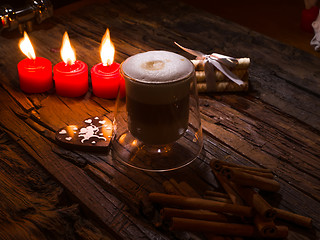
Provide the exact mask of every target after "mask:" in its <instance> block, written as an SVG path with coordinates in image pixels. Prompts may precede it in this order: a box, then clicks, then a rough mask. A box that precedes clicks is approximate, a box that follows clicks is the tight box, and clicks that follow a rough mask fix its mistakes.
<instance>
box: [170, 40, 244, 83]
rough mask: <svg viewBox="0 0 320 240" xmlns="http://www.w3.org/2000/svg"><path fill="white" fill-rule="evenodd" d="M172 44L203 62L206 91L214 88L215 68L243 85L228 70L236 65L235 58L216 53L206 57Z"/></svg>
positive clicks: (200, 53)
mask: <svg viewBox="0 0 320 240" xmlns="http://www.w3.org/2000/svg"><path fill="white" fill-rule="evenodd" d="M174 43H175V44H176V45H177V46H178V47H180V48H181V49H183V50H184V51H186V52H188V53H190V54H192V55H194V56H196V57H197V59H199V60H204V61H205V65H204V71H205V75H206V81H207V89H213V88H214V86H215V80H216V75H215V72H214V68H215V67H216V68H217V69H218V70H219V71H221V72H222V73H223V74H224V75H225V76H226V77H227V78H229V79H230V80H231V81H233V82H235V83H236V84H238V85H242V84H244V82H243V81H242V80H241V79H240V78H239V77H238V76H236V75H235V74H234V73H233V72H231V71H230V70H229V68H230V67H234V66H235V65H236V64H237V63H238V60H237V59H236V58H233V57H228V56H225V55H222V54H218V53H212V54H210V55H207V54H204V53H202V52H199V51H196V50H192V49H189V48H185V47H182V46H181V45H179V44H178V43H176V42H174Z"/></svg>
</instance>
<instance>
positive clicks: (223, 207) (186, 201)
mask: <svg viewBox="0 0 320 240" xmlns="http://www.w3.org/2000/svg"><path fill="white" fill-rule="evenodd" d="M149 199H150V200H151V201H152V202H155V203H159V204H162V205H167V206H178V207H181V208H189V209H190V208H192V209H203V210H211V211H215V212H223V213H233V214H235V215H239V216H245V217H250V216H253V210H252V208H251V207H247V206H241V205H238V204H229V203H222V202H217V201H212V200H206V199H201V198H191V197H184V196H177V195H169V194H164V193H150V194H149Z"/></svg>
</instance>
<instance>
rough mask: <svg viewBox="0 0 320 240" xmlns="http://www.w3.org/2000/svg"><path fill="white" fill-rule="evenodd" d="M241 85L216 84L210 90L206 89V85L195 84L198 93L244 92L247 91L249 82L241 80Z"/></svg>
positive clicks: (229, 83) (227, 82) (230, 83)
mask: <svg viewBox="0 0 320 240" xmlns="http://www.w3.org/2000/svg"><path fill="white" fill-rule="evenodd" d="M242 80H243V82H244V83H243V84H242V85H238V84H236V83H234V82H232V81H224V82H216V83H215V85H214V87H213V88H212V89H208V86H207V83H205V82H204V83H197V90H198V92H199V93H203V92H245V91H248V90H249V82H248V80H247V79H242Z"/></svg>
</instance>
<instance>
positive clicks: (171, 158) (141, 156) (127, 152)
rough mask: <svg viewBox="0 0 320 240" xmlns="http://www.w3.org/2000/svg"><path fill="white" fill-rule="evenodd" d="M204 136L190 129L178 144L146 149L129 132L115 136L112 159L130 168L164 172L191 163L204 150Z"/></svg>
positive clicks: (148, 146)
mask: <svg viewBox="0 0 320 240" xmlns="http://www.w3.org/2000/svg"><path fill="white" fill-rule="evenodd" d="M202 145H203V143H202V133H201V132H194V130H193V129H192V128H191V127H189V128H188V129H187V130H186V131H185V133H184V135H183V136H182V137H180V138H179V139H178V140H177V141H175V142H173V143H169V144H164V145H147V144H144V143H143V142H141V141H139V140H138V139H137V138H135V137H134V136H133V135H132V134H131V133H130V132H129V131H126V132H124V133H122V134H121V135H116V136H115V138H114V140H113V145H112V156H113V158H114V159H116V160H118V161H120V162H121V163H123V164H126V165H127V166H130V167H133V168H136V169H139V170H144V171H150V172H165V171H172V170H176V169H179V168H182V167H184V166H186V165H188V164H190V163H192V162H193V161H194V160H195V159H196V158H197V156H198V155H199V153H200V151H201V149H202Z"/></svg>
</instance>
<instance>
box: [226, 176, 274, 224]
mask: <svg viewBox="0 0 320 240" xmlns="http://www.w3.org/2000/svg"><path fill="white" fill-rule="evenodd" d="M229 184H230V186H231V187H232V188H233V189H234V190H235V191H236V192H237V193H238V194H239V195H240V197H241V198H242V199H243V200H244V201H245V202H246V203H247V204H248V205H249V206H251V207H252V208H253V209H254V210H256V212H257V213H258V214H259V215H260V216H261V217H263V219H265V220H267V221H271V220H274V219H275V218H276V216H277V211H276V210H275V209H274V208H273V207H271V205H270V204H269V203H268V202H267V201H266V200H265V199H264V198H263V197H261V195H260V194H259V193H257V192H256V191H255V190H253V189H251V188H245V187H241V186H238V185H237V184H235V183H233V182H230V183H229Z"/></svg>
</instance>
